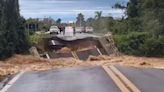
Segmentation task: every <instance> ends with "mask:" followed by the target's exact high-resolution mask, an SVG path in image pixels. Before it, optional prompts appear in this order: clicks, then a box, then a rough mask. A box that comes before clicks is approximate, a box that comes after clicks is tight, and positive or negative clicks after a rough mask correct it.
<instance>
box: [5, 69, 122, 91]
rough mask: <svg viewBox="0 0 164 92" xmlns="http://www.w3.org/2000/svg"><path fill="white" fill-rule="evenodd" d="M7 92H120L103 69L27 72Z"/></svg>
mask: <svg viewBox="0 0 164 92" xmlns="http://www.w3.org/2000/svg"><path fill="white" fill-rule="evenodd" d="M7 92H120V90H119V89H118V88H117V86H116V85H115V84H114V82H113V81H112V79H111V78H110V77H109V76H108V75H107V74H106V72H105V71H104V70H103V69H102V68H101V67H92V68H71V69H70V68H67V69H59V70H52V71H44V72H26V73H25V74H23V75H22V76H21V77H20V78H19V79H18V80H17V81H16V82H15V83H14V84H13V85H12V86H11V87H10V88H9V89H8V90H7Z"/></svg>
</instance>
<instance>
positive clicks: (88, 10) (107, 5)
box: [20, 0, 128, 21]
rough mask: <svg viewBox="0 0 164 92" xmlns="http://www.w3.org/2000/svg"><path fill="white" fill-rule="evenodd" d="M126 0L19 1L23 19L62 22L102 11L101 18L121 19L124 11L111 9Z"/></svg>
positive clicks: (91, 15) (90, 15)
mask: <svg viewBox="0 0 164 92" xmlns="http://www.w3.org/2000/svg"><path fill="white" fill-rule="evenodd" d="M127 1H128V0H20V10H21V15H23V16H24V17H25V18H29V17H32V18H44V17H52V18H54V19H57V18H61V19H62V20H63V21H69V20H70V21H72V20H75V19H76V16H77V14H78V13H83V14H84V15H85V18H88V17H94V15H95V11H103V16H109V15H111V16H113V17H121V16H122V15H123V14H124V11H122V10H118V9H112V8H111V7H112V6H113V5H114V4H115V3H117V2H119V3H123V4H126V3H127Z"/></svg>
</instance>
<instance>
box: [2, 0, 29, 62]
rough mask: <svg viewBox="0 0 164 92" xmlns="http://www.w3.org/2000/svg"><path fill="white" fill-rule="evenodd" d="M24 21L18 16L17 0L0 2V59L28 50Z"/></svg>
mask: <svg viewBox="0 0 164 92" xmlns="http://www.w3.org/2000/svg"><path fill="white" fill-rule="evenodd" d="M24 24H25V20H24V18H23V17H21V16H20V13H19V4H18V0H1V1H0V59H4V58H6V57H9V56H12V55H13V54H16V53H17V54H19V53H24V52H26V51H27V50H28V46H29V45H28V39H27V35H26V32H25V30H24V27H25V25H24Z"/></svg>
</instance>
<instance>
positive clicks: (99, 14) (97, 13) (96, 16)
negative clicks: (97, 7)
mask: <svg viewBox="0 0 164 92" xmlns="http://www.w3.org/2000/svg"><path fill="white" fill-rule="evenodd" d="M95 14H96V15H95V19H97V20H99V19H100V18H101V17H102V11H96V12H95Z"/></svg>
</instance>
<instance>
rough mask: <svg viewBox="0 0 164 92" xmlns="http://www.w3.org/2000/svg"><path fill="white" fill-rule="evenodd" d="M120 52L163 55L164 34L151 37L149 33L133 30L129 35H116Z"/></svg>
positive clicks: (115, 38)
mask: <svg viewBox="0 0 164 92" xmlns="http://www.w3.org/2000/svg"><path fill="white" fill-rule="evenodd" d="M114 40H115V42H116V46H117V48H118V49H119V51H120V52H122V53H125V54H131V55H139V56H141V55H142V56H163V55H164V36H161V37H159V38H155V37H151V36H150V35H149V34H147V33H143V32H133V33H129V34H127V35H114Z"/></svg>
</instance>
